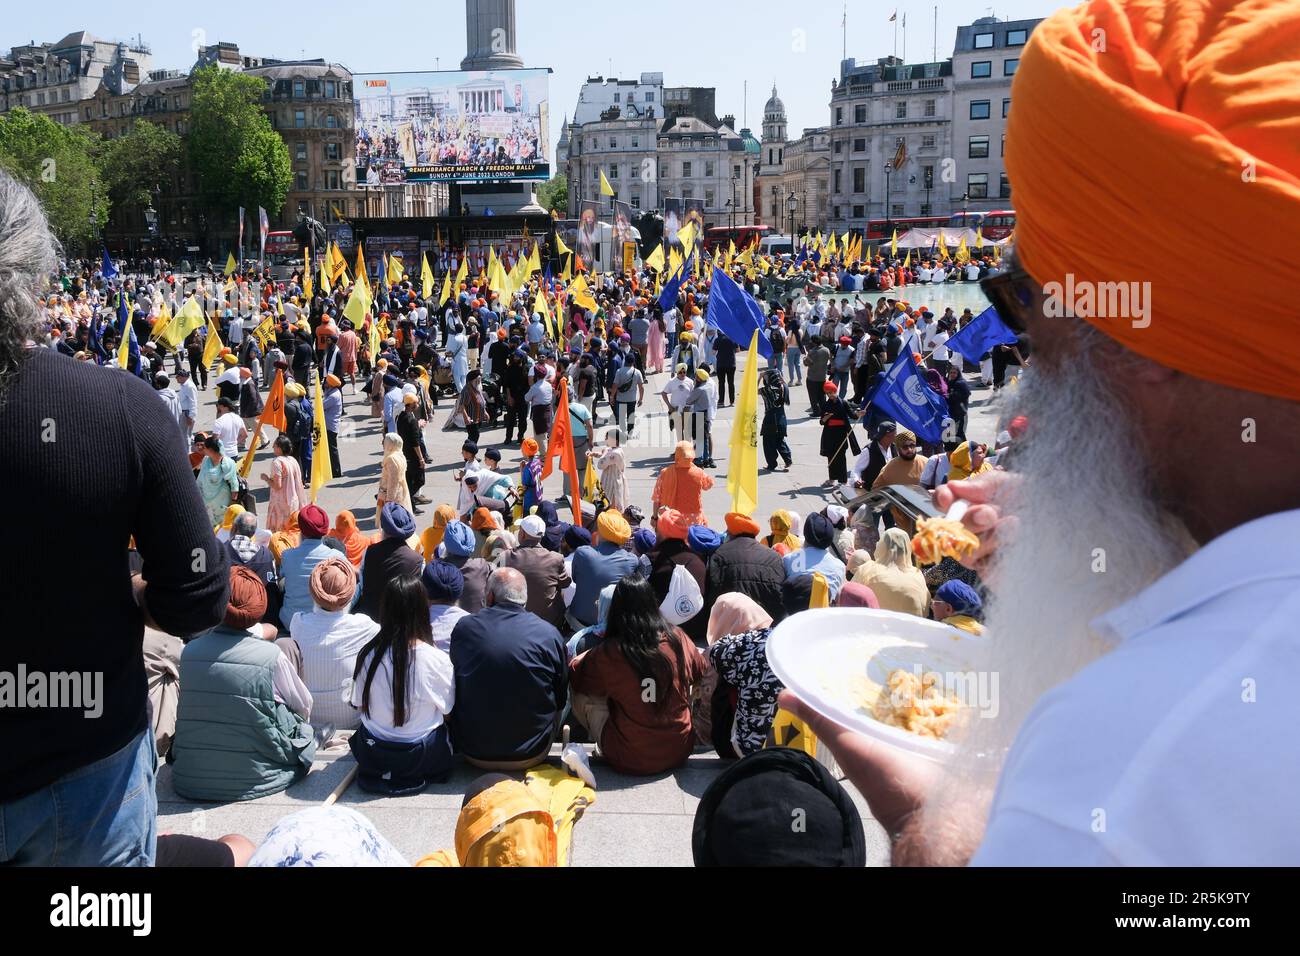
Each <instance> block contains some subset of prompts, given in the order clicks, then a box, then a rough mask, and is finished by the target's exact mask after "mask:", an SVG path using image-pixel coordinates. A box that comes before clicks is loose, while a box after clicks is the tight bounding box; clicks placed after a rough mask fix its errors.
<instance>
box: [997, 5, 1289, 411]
mask: <svg viewBox="0 0 1300 956" xmlns="http://www.w3.org/2000/svg"><path fill="white" fill-rule="evenodd" d="M1011 99H1012V101H1013V102H1014V103H1015V108H1014V109H1012V110H1011V115H1010V119H1009V121H1008V128H1007V160H1006V162H1007V173H1008V175H1009V177H1010V180H1011V184H1012V187H1013V188H1014V190H1015V205H1016V214H1017V225H1016V230H1015V240H1016V248H1017V251H1018V254H1019V257H1020V261H1021V264H1022V265H1023V266H1024V269H1025V271H1026V272H1028V273H1029V274H1030V275H1031V276H1033V278H1034V280H1035V282H1037V283H1040V284H1043V285H1048V284H1051V283H1059V284H1060V286H1061V287H1063V288H1064V290H1068V289H1069V288H1070V283H1069V280H1067V276H1073V286H1074V288H1076V289H1078V288H1079V283H1088V284H1090V286H1089V287H1091V288H1096V286H1095V284H1097V283H1114V282H1121V283H1137V285H1136V286H1128V288H1129V289H1134V290H1143V289H1149V295H1146V296H1145V299H1146V302H1145V304H1146V307H1147V312H1146V315H1145V316H1144V317H1139V316H1135V315H1133V314H1132V313H1133V311H1134V310H1133V309H1132V308H1131V307H1130V309H1129V312H1128V314H1126V315H1124V316H1122V317H1118V318H1114V317H1111V318H1106V317H1101V318H1097V317H1088V316H1081V317H1082V318H1085V319H1086V321H1088V322H1091V323H1092V324H1094V325H1095V326H1096V327H1097V328H1098V329H1100V330H1101V331H1103V332H1105V333H1106V334H1107V335H1108V336H1110V337H1111V338H1113V339H1115V340H1116V341H1118V342H1120V343H1121V344H1122V345H1124V346H1125V347H1126V348H1128V349H1130V350H1132V351H1134V352H1136V353H1138V354H1140V355H1144V356H1146V357H1147V358H1150V359H1152V360H1153V361H1156V362H1159V363H1160V364H1162V365H1166V366H1169V367H1171V368H1175V369H1178V370H1179V371H1181V372H1185V373H1186V374H1188V375H1191V376H1194V377H1196V378H1200V379H1205V380H1207V381H1211V382H1217V383H1219V384H1221V385H1226V386H1228V387H1230V388H1236V389H1242V390H1244V391H1250V392H1260V393H1263V394H1266V395H1275V396H1278V397H1281V398H1286V399H1291V400H1300V346H1297V344H1296V343H1297V342H1300V338H1297V335H1296V333H1297V332H1298V331H1300V319H1297V317H1296V315H1295V311H1294V309H1293V307H1292V304H1291V303H1292V299H1293V298H1294V292H1295V290H1296V289H1297V288H1300V260H1297V258H1296V257H1295V256H1280V257H1275V258H1274V259H1273V260H1272V261H1270V263H1269V267H1268V268H1267V269H1264V270H1260V271H1259V274H1258V275H1257V276H1255V277H1254V281H1252V282H1251V283H1250V284H1249V286H1243V287H1242V288H1240V289H1238V290H1236V291H1235V293H1234V294H1235V300H1236V301H1235V307H1234V311H1235V312H1237V313H1239V314H1246V315H1251V316H1253V317H1259V318H1261V319H1263V321H1264V322H1265V323H1266V324H1267V325H1268V326H1269V328H1270V329H1271V333H1270V338H1271V339H1273V340H1275V341H1278V342H1282V343H1284V344H1283V345H1282V347H1281V348H1279V349H1278V350H1277V351H1276V352H1274V353H1273V354H1271V355H1270V356H1269V358H1270V360H1271V364H1272V366H1273V367H1272V368H1271V369H1270V370H1268V371H1262V370H1261V363H1260V358H1261V354H1260V352H1259V350H1258V349H1259V346H1258V343H1257V342H1256V341H1255V340H1254V339H1253V338H1252V337H1250V336H1239V335H1228V336H1225V335H1223V334H1222V330H1221V328H1220V327H1219V324H1218V323H1215V322H1213V321H1209V320H1207V318H1206V316H1205V301H1206V300H1205V291H1204V289H1203V288H1202V287H1201V286H1200V285H1199V284H1198V283H1197V282H1196V281H1195V279H1194V277H1192V276H1190V275H1189V274H1188V271H1187V258H1186V256H1185V255H1182V254H1181V251H1182V250H1183V249H1185V248H1186V245H1185V243H1186V242H1187V241H1188V240H1189V238H1190V237H1194V236H1203V235H1205V225H1206V222H1207V219H1206V216H1207V214H1208V215H1210V216H1211V217H1212V222H1213V224H1214V229H1213V232H1214V234H1215V235H1220V236H1234V237H1238V238H1242V237H1250V236H1268V237H1274V236H1284V235H1288V234H1289V232H1290V231H1291V230H1292V227H1293V226H1294V223H1295V220H1296V218H1297V217H1298V216H1300V108H1298V107H1300V4H1297V3H1296V2H1295V0H1090V2H1088V3H1083V4H1081V5H1079V6H1076V7H1072V8H1069V9H1065V10H1061V11H1059V12H1058V13H1056V14H1054V15H1053V16H1051V17H1049V18H1048V19H1047V20H1045V21H1043V22H1042V23H1041V24H1039V25H1038V27H1037V28H1036V29H1035V30H1034V32H1033V35H1032V36H1031V37H1030V40H1029V44H1028V46H1027V47H1026V48H1025V50H1024V54H1023V56H1022V57H1021V61H1020V66H1019V69H1018V70H1017V73H1016V79H1015V82H1014V83H1013V85H1012V91H1011ZM1135 249H1156V250H1159V254H1158V255H1155V256H1138V255H1135V254H1134V252H1133V250H1135ZM1176 251H1177V253H1176ZM1147 282H1149V283H1150V285H1149V286H1145V287H1144V286H1143V285H1142V283H1147ZM1052 291H1056V290H1055V289H1053V290H1052ZM1099 291H1100V290H1099ZM1135 321H1136V322H1138V323H1139V326H1138V327H1134V324H1133V323H1134V322H1135ZM1148 323H1149V324H1148Z"/></svg>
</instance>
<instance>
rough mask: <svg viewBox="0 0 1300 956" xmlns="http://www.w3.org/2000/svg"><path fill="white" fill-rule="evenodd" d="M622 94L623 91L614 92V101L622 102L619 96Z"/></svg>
mask: <svg viewBox="0 0 1300 956" xmlns="http://www.w3.org/2000/svg"><path fill="white" fill-rule="evenodd" d="M622 95H623V94H622V93H615V94H614V102H615V103H619V102H622V101H621V100H620V99H619V97H621V96H622Z"/></svg>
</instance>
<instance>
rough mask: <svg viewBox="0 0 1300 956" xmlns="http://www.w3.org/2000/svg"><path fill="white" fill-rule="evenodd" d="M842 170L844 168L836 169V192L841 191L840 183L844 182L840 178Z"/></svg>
mask: <svg viewBox="0 0 1300 956" xmlns="http://www.w3.org/2000/svg"><path fill="white" fill-rule="evenodd" d="M841 172H842V170H839V169H837V170H835V191H836V192H839V191H840V185H841V182H842V181H841V179H840V173H841Z"/></svg>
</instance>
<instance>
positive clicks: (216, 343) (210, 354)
mask: <svg viewBox="0 0 1300 956" xmlns="http://www.w3.org/2000/svg"><path fill="white" fill-rule="evenodd" d="M223 347H224V346H223V345H222V343H221V333H220V332H219V331H218V330H217V324H216V323H215V322H213V321H212V319H211V318H209V319H208V341H207V342H206V343H205V344H204V346H203V358H202V359H200V361H201V362H202V363H203V367H204V368H208V367H209V366H211V365H212V363H213V362H215V361H216V360H217V356H218V355H220V354H221V349H222V348H223Z"/></svg>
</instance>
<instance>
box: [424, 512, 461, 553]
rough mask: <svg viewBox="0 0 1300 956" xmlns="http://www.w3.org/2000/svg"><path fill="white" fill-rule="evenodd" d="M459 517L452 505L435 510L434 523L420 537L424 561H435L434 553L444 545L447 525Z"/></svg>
mask: <svg viewBox="0 0 1300 956" xmlns="http://www.w3.org/2000/svg"><path fill="white" fill-rule="evenodd" d="M457 517H458V516H457V514H456V509H455V508H453V507H452V506H451V505H446V504H443V505H438V507H437V508H435V509H434V511H433V522H432V523H431V524H430V525H429V527H427V528H425V529H424V532H423V533H422V534H421V535H420V551H421V553H422V554H423V555H424V560H426V561H432V560H433V558H434V552H435V551H437V550H438V545H440V544H442V539H443V536H444V535H445V534H446V533H447V525H448V524H450V523H451V522H453V521H455V520H456V518H457Z"/></svg>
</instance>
